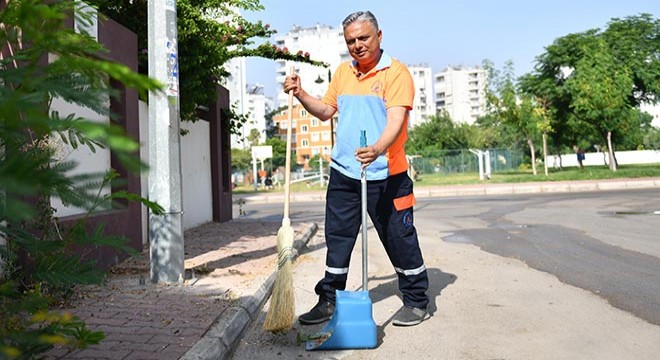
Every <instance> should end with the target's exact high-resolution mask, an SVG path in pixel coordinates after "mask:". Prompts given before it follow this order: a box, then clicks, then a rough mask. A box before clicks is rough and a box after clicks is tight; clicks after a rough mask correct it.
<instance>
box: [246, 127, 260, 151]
mask: <svg viewBox="0 0 660 360" xmlns="http://www.w3.org/2000/svg"><path fill="white" fill-rule="evenodd" d="M259 140H261V133H260V132H259V130H258V129H251V130H250V134H248V136H247V142H248V144H250V147H253V146H257V145H259Z"/></svg>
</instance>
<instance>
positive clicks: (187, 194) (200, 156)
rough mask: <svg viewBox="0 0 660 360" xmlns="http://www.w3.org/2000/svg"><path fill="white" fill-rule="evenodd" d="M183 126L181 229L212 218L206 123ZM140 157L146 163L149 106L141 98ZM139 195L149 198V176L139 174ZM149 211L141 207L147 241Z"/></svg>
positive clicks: (143, 233) (198, 122) (207, 128)
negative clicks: (140, 189) (140, 187)
mask: <svg viewBox="0 0 660 360" xmlns="http://www.w3.org/2000/svg"><path fill="white" fill-rule="evenodd" d="M181 128H182V129H186V130H188V131H189V133H188V134H186V135H185V136H182V137H181V173H182V174H181V186H182V188H183V189H182V195H181V196H182V198H183V199H182V200H183V212H184V213H183V229H184V230H187V229H190V228H193V227H195V226H197V225H200V224H203V223H206V222H209V221H212V220H213V202H212V199H211V154H210V148H211V145H210V135H209V131H210V129H209V123H208V122H206V121H201V120H200V121H197V122H195V123H190V122H183V123H182V124H181ZM140 138H141V139H142V141H141V142H140V145H141V146H140V158H141V159H142V161H143V162H144V163H146V164H148V163H149V106H148V105H147V104H146V103H144V102H143V101H140ZM141 179H142V191H141V195H142V197H145V198H148V197H149V175H148V173H147V172H145V173H143V174H142V177H141ZM148 219H149V218H148V212H147V208H146V207H145V206H144V205H143V206H142V238H143V239H144V240H143V241H144V242H145V243H147V242H148V241H149V236H148V234H149V233H148V231H149V227H148Z"/></svg>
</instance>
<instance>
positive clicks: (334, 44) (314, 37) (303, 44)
mask: <svg viewBox="0 0 660 360" xmlns="http://www.w3.org/2000/svg"><path fill="white" fill-rule="evenodd" d="M275 45H277V46H278V47H279V48H281V49H283V48H286V49H287V50H288V51H289V52H290V53H294V54H295V53H297V52H298V51H304V52H308V53H309V54H310V58H312V59H314V60H318V61H323V62H325V63H327V64H328V65H329V67H328V68H324V67H321V66H314V65H310V64H302V63H298V62H291V61H286V60H278V61H276V81H277V87H278V88H277V93H278V98H277V103H278V104H279V105H280V106H281V105H285V104H286V102H287V95H286V94H284V92H282V91H281V90H282V84H284V79H285V78H286V76H287V75H289V71H290V67H291V66H294V68H295V69H296V72H297V73H298V75H299V76H300V80H301V85H302V87H303V89H305V91H307V93H309V94H310V95H312V96H316V97H322V96H323V95H324V94H325V92H326V90H327V88H328V83H329V80H330V76H331V75H330V74H331V73H332V72H334V71H335V70H336V69H337V67H338V66H339V64H341V63H342V62H344V61H347V60H350V58H351V57H350V55H349V54H348V50H347V49H346V43H345V42H344V34H343V31H342V30H341V29H338V28H333V27H331V26H327V25H320V24H317V25H316V26H314V27H308V28H303V27H301V26H295V25H294V26H293V27H292V28H291V30H290V31H289V32H288V33H286V34H285V35H282V36H279V37H277V38H275Z"/></svg>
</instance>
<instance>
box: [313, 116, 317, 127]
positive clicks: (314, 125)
mask: <svg viewBox="0 0 660 360" xmlns="http://www.w3.org/2000/svg"><path fill="white" fill-rule="evenodd" d="M316 126H319V119H317V118H314V119H312V127H316Z"/></svg>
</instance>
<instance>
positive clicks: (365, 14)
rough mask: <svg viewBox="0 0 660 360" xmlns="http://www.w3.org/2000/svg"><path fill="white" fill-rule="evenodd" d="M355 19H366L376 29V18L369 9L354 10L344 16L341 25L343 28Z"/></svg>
mask: <svg viewBox="0 0 660 360" xmlns="http://www.w3.org/2000/svg"><path fill="white" fill-rule="evenodd" d="M356 21H368V22H370V23H371V25H373V26H374V28H375V29H376V31H378V20H376V17H375V16H374V14H372V13H371V11H356V12H354V13H352V14H350V15H348V16H347V17H346V19H344V21H342V23H341V24H342V26H343V28H344V29H346V27H347V26H348V25H350V24H352V23H354V22H356Z"/></svg>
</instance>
